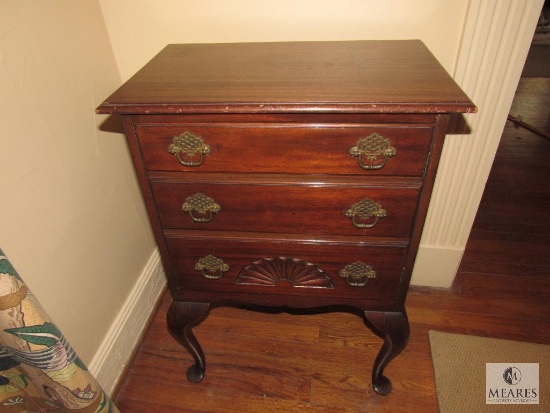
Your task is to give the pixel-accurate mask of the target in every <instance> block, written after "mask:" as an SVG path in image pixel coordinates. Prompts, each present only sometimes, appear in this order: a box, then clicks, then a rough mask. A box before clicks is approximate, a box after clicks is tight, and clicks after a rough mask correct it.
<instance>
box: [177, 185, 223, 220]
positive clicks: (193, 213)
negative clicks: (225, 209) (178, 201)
mask: <svg viewBox="0 0 550 413" xmlns="http://www.w3.org/2000/svg"><path fill="white" fill-rule="evenodd" d="M181 209H182V210H183V212H185V213H187V214H189V216H190V217H191V219H192V220H193V221H194V222H200V223H206V222H210V221H212V220H213V219H214V215H215V214H217V213H218V212H220V211H221V209H222V208H221V206H220V205H219V204H217V203H216V202H215V201H214V199H213V198H211V197H209V196H207V195H204V194H203V193H201V192H197V193H196V194H194V195H191V196H189V197H187V199H186V200H185V202H184V204H183V205H182V208H181Z"/></svg>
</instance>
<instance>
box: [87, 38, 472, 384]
mask: <svg viewBox="0 0 550 413" xmlns="http://www.w3.org/2000/svg"><path fill="white" fill-rule="evenodd" d="M97 111H98V113H105V114H120V115H122V121H123V123H124V129H125V133H126V137H127V140H128V145H129V148H130V151H131V154H132V157H133V161H134V165H135V169H136V172H137V175H138V178H139V182H140V185H141V189H142V192H143V197H144V200H145V203H146V205H147V210H148V213H149V218H150V220H151V223H152V227H153V231H154V234H155V238H156V242H157V244H158V247H159V250H160V254H161V257H162V262H163V265H164V269H165V271H166V275H167V278H168V285H169V289H170V292H171V295H172V303H171V306H170V309H169V312H168V327H169V329H170V331H171V333H172V334H173V336H174V337H175V338H176V339H177V340H178V341H179V342H180V343H181V344H182V345H183V346H185V348H186V349H187V350H188V351H189V352H190V353H191V355H192V356H193V358H194V361H195V362H194V364H193V365H192V366H191V367H190V368H189V370H188V371H187V378H188V379H189V380H190V381H194V382H197V381H200V380H201V379H202V378H203V376H204V374H205V367H206V364H205V356H204V353H203V350H202V348H201V346H200V344H199V343H198V341H197V339H196V337H195V336H194V334H193V331H192V327H194V326H196V325H197V324H198V323H200V321H202V320H203V319H204V318H205V317H206V316H207V314H208V311H209V309H210V308H212V307H213V306H223V305H252V306H255V307H260V308H261V307H279V308H283V309H284V308H286V309H320V310H322V309H325V310H326V309H329V310H343V311H353V312H360V313H361V314H362V315H364V317H365V319H366V320H367V322H368V325H369V326H371V328H372V329H373V330H374V331H375V332H376V333H377V334H379V335H381V336H382V337H383V338H384V344H383V346H382V348H381V350H380V353H379V354H378V356H377V359H376V361H375V363H374V367H373V371H372V382H373V386H374V389H375V390H376V391H377V392H378V393H379V394H387V393H389V392H390V390H391V382H390V381H389V380H388V379H387V378H386V377H385V376H384V375H383V372H384V368H385V367H386V366H387V364H388V363H389V362H390V361H391V360H392V359H393V358H394V357H395V356H396V355H397V354H399V353H400V352H401V351H402V350H403V348H404V347H405V345H406V342H407V339H408V337H409V323H408V320H407V316H406V312H405V306H404V304H405V298H406V294H407V290H408V287H409V280H410V277H411V272H412V269H413V265H414V261H415V256H416V253H417V250H418V244H419V241H420V237H421V234H422V227H423V224H424V220H425V217H426V211H427V208H428V203H429V200H430V194H431V192H432V188H433V184H434V179H435V175H436V170H437V165H438V161H439V158H440V155H441V151H442V146H443V141H444V136H445V133H446V128H447V125H448V122H449V117H450V115H451V114H453V113H461V112H462V113H463V112H472V111H475V106H474V105H473V104H472V102H471V101H470V100H469V99H468V97H467V96H466V95H465V94H464V93H463V92H462V91H461V90H460V88H459V87H458V86H457V85H456V84H455V83H454V81H453V80H452V79H451V78H450V76H449V75H448V74H447V73H446V72H445V70H444V69H443V68H442V67H441V65H440V64H439V63H438V62H437V61H436V59H435V58H434V57H433V56H432V55H431V53H430V52H429V51H428V50H427V48H426V47H425V46H424V45H423V44H422V43H421V42H420V41H415V40H412V41H349V42H348V41H346V42H287V43H239V44H180V45H169V46H167V47H166V48H165V49H164V50H162V51H161V52H160V53H159V54H158V55H157V56H156V57H154V58H153V59H152V60H151V61H150V62H149V63H148V64H147V65H145V67H144V68H143V69H141V70H140V71H139V72H138V73H137V74H136V75H134V76H133V77H132V78H131V79H130V80H128V81H127V82H126V83H125V84H123V85H122V86H121V87H120V88H119V89H118V90H117V91H116V92H115V93H113V95H112V96H110V97H109V98H108V99H107V100H106V101H105V102H104V103H103V104H102V105H101V106H100V107H99V108H98V109H97Z"/></svg>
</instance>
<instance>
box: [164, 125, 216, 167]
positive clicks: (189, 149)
mask: <svg viewBox="0 0 550 413" xmlns="http://www.w3.org/2000/svg"><path fill="white" fill-rule="evenodd" d="M210 151H211V150H210V146H209V145H207V144H205V143H204V142H203V140H202V139H201V138H199V137H198V136H196V135H193V134H192V133H191V132H189V131H185V132H184V133H182V134H181V135H179V136H176V137H174V139H173V140H172V143H171V144H170V145H169V146H168V152H169V153H170V154H172V155H176V158H178V162H179V163H180V164H182V165H183V166H191V167H196V166H200V165H202V162H203V160H204V156H205V155H208V154H209V153H210ZM181 154H184V156H185V157H184V158H182V156H181ZM197 158H198V159H197Z"/></svg>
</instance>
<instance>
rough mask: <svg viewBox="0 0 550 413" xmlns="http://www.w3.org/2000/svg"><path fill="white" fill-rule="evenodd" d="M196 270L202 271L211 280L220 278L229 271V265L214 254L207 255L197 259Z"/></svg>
mask: <svg viewBox="0 0 550 413" xmlns="http://www.w3.org/2000/svg"><path fill="white" fill-rule="evenodd" d="M195 270H197V271H200V272H201V273H202V275H203V276H204V277H206V278H208V279H209V280H219V279H220V278H222V276H223V273H224V272H227V271H229V265H227V264H226V263H225V262H223V260H221V259H219V258H217V257H214V256H213V255H207V256H206V257H202V258H200V259H199V260H198V261H197V263H196V264H195Z"/></svg>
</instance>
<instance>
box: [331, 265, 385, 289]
mask: <svg viewBox="0 0 550 413" xmlns="http://www.w3.org/2000/svg"><path fill="white" fill-rule="evenodd" d="M340 276H341V277H342V278H345V279H346V281H347V282H348V285H350V286H352V287H364V286H365V285H367V283H368V282H369V280H372V279H374V278H376V271H374V270H373V269H372V267H371V266H370V265H367V264H365V263H364V262H361V261H357V262H354V263H353V264H348V265H346V266H345V267H344V269H343V270H340Z"/></svg>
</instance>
